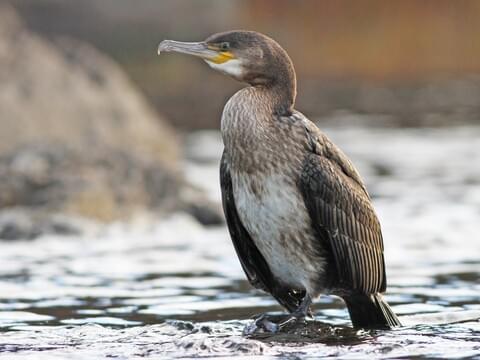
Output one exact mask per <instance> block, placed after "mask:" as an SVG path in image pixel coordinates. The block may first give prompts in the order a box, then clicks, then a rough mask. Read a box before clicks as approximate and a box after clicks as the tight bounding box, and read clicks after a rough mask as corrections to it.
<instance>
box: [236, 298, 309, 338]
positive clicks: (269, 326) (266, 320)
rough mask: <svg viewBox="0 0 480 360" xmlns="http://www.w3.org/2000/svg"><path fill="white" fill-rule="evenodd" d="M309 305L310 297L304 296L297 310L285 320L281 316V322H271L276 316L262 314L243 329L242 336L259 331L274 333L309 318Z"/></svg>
mask: <svg viewBox="0 0 480 360" xmlns="http://www.w3.org/2000/svg"><path fill="white" fill-rule="evenodd" d="M311 304H312V299H311V297H310V295H308V294H306V295H305V297H304V298H303V300H302V302H301V303H300V305H299V306H298V308H297V309H296V310H295V311H294V312H292V313H291V314H289V315H288V316H287V318H286V319H285V317H284V316H282V317H283V319H281V318H282V317H280V319H281V320H280V321H279V322H277V321H278V317H277V321H275V320H273V318H274V317H276V316H270V315H268V314H262V315H260V316H259V317H258V318H256V319H255V320H254V322H253V323H251V324H249V325H247V326H246V327H245V329H244V330H243V334H244V335H252V334H254V333H255V332H257V331H258V330H261V331H263V332H268V333H276V332H278V331H280V330H281V329H282V328H284V327H286V326H288V325H290V324H293V323H296V322H297V321H299V320H303V319H305V318H306V317H308V316H310V315H311V314H310V305H311ZM272 320H273V321H272Z"/></svg>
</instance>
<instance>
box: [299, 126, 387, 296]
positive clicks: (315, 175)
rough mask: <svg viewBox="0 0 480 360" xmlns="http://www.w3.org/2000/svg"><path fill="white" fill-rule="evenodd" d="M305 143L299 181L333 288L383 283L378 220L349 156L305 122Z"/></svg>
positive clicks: (380, 287)
mask: <svg viewBox="0 0 480 360" xmlns="http://www.w3.org/2000/svg"><path fill="white" fill-rule="evenodd" d="M307 126H308V128H307V136H309V137H313V139H310V140H309V143H314V144H315V146H314V147H313V148H312V149H311V151H310V152H309V153H308V155H307V156H306V157H305V160H304V164H303V171H302V174H301V177H300V182H299V184H300V185H299V187H300V190H301V192H302V195H303V198H304V201H305V204H306V207H307V209H308V212H309V215H310V217H311V219H312V224H313V226H314V228H315V229H316V230H317V234H319V240H320V241H321V243H322V245H323V246H324V247H326V248H327V249H328V251H329V252H330V255H331V256H330V258H331V264H332V267H333V268H334V272H333V273H334V274H333V275H335V277H336V280H337V281H336V282H337V283H336V284H332V286H335V287H338V288H339V289H337V290H340V291H342V290H344V291H354V292H360V293H375V292H379V291H380V292H383V291H385V288H386V278H385V264H384V257H383V240H382V232H381V228H380V223H379V221H378V218H377V216H376V214H375V211H374V209H373V206H372V204H371V201H370V198H369V195H368V193H367V191H366V189H365V186H364V185H363V183H362V181H361V179H360V176H359V175H358V173H357V172H356V170H355V168H354V167H353V165H352V164H351V162H350V160H348V158H347V157H346V156H345V155H344V154H343V153H342V152H341V151H340V150H339V149H338V148H336V147H335V145H333V143H331V142H330V140H328V138H326V136H325V135H323V134H322V133H320V131H319V130H318V129H316V127H315V128H313V127H314V125H313V124H311V125H309V124H307Z"/></svg>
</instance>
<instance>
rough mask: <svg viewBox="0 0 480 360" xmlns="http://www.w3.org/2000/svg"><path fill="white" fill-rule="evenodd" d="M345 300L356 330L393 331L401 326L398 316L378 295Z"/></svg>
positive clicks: (358, 296)
mask: <svg viewBox="0 0 480 360" xmlns="http://www.w3.org/2000/svg"><path fill="white" fill-rule="evenodd" d="M343 300H344V301H345V303H346V304H347V307H348V312H349V313H350V318H351V319H352V324H353V327H355V328H369V329H391V328H393V327H395V326H401V323H400V320H398V317H397V315H395V313H394V312H393V310H392V309H391V308H390V306H389V305H388V303H387V302H386V301H385V300H384V299H383V297H382V295H380V294H378V293H377V294H370V295H367V294H355V295H348V296H345V297H343Z"/></svg>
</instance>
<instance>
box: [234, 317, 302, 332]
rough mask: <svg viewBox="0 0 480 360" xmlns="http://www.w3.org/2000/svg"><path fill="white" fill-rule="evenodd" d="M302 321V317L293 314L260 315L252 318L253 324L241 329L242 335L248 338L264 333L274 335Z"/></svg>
mask: <svg viewBox="0 0 480 360" xmlns="http://www.w3.org/2000/svg"><path fill="white" fill-rule="evenodd" d="M304 320H305V317H304V316H297V314H295V313H293V314H288V315H268V314H261V315H260V316H258V317H256V318H254V320H253V322H251V323H250V324H247V325H246V326H245V328H244V329H243V335H247V336H248V335H253V334H264V333H270V334H276V333H278V332H281V331H282V330H285V329H288V328H290V327H291V326H294V325H296V324H298V323H299V322H303V321H304Z"/></svg>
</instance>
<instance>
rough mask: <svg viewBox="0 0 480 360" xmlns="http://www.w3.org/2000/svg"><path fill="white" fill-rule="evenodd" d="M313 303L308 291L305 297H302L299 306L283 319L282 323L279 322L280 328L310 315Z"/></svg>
mask: <svg viewBox="0 0 480 360" xmlns="http://www.w3.org/2000/svg"><path fill="white" fill-rule="evenodd" d="M311 304H312V298H311V297H310V295H308V293H306V294H305V296H304V298H303V299H302V302H301V303H300V305H299V306H298V308H297V309H296V310H295V311H294V312H292V313H291V314H290V316H289V317H288V318H287V319H286V320H284V321H282V322H281V323H279V324H278V326H279V327H280V328H282V327H284V326H286V325H288V324H291V323H292V322H297V321H299V320H303V319H305V318H306V317H308V316H310V315H311V313H310V305H311Z"/></svg>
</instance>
